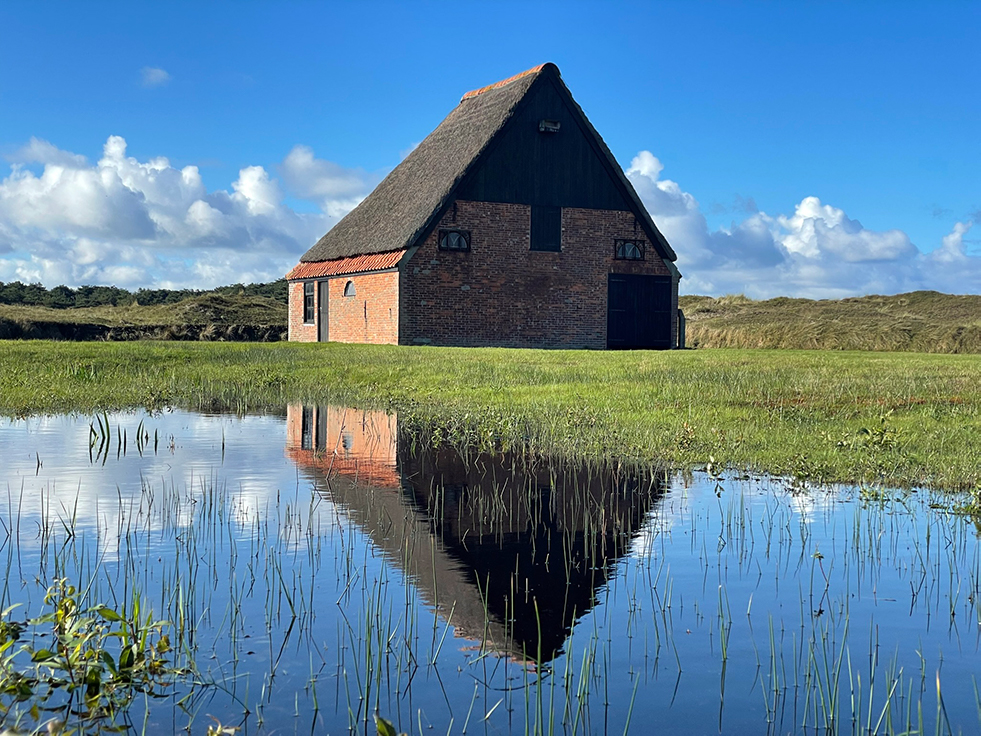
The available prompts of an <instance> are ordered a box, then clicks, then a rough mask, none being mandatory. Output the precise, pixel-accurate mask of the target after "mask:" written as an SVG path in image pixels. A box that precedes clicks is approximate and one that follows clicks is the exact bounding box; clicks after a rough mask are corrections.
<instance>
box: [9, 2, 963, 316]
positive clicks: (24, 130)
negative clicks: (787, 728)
mask: <svg viewBox="0 0 981 736" xmlns="http://www.w3.org/2000/svg"><path fill="white" fill-rule="evenodd" d="M978 28H981V2H951V3H943V2H940V3H926V2H923V3H912V2H901V1H899V0H893V2H889V3H878V2H863V3H851V4H846V3H840V2H793V3H789V2H788V3H775V2H721V3H711V2H704V3H702V2H683V3H682V2H656V3H655V2H645V3H627V2H623V3H619V2H613V1H610V2H602V3H601V2H594V3H585V2H571V1H569V0H565V1H564V2H547V1H542V2H535V3H529V2H514V3H512V2H464V1H463V0H458V1H457V2H445V3H444V2H401V3H380V2H334V3H329V2H323V3H299V2H297V3H263V2H239V3H233V4H232V3H229V4H226V3H220V2H209V3H186V4H185V3H179V2H175V3H167V4H162V3H154V4H150V3H129V2H127V3H118V4H116V3H98V2H91V3H73V4H68V3H65V4H62V3H51V2H38V3H28V2H18V1H14V2H8V3H3V4H0V281H3V282H9V281H15V280H20V281H24V282H41V283H43V284H44V285H45V286H47V287H49V288H50V287H53V286H56V285H58V284H65V285H68V286H79V285H83V284H112V285H116V286H120V287H124V288H128V289H136V288H140V287H148V288H180V287H190V288H211V287H214V286H219V285H223V284H231V283H239V282H240V283H250V282H261V281H270V280H273V279H276V278H279V277H281V276H282V275H283V274H285V273H286V271H288V270H289V269H290V268H291V267H292V266H293V265H294V264H295V263H296V262H297V260H298V259H299V257H300V256H301V255H302V254H303V253H304V252H305V251H306V250H307V249H308V248H309V247H310V246H311V245H313V243H314V242H316V240H317V239H318V238H319V237H320V236H321V235H323V233H324V232H326V231H327V230H328V229H329V228H330V227H331V226H332V225H333V224H334V223H336V222H337V221H338V220H339V218H340V217H342V216H343V215H344V214H345V213H346V212H348V211H349V210H350V209H351V208H352V207H354V206H355V205H356V204H357V203H358V202H359V201H360V200H361V199H363V198H364V197H365V196H366V195H367V194H368V193H369V192H370V191H371V189H372V188H373V187H374V186H375V185H376V184H377V183H378V182H379V181H381V179H382V178H384V176H385V175H386V174H387V173H388V172H389V171H391V170H392V168H394V167H395V166H396V165H398V163H399V161H401V160H402V158H404V157H405V156H406V155H407V154H408V153H409V152H410V151H411V150H412V148H413V147H414V146H415V145H417V144H418V143H419V141H421V140H422V139H423V138H425V136H426V135H428V134H429V133H430V132H431V131H432V130H433V129H434V128H435V127H436V126H437V125H438V124H439V123H440V121H441V120H442V119H443V118H444V117H445V116H446V115H447V114H448V113H449V112H450V110H452V109H453V107H455V105H456V104H457V103H458V102H459V100H460V97H461V96H462V95H463V93H464V92H466V91H468V90H470V89H474V88H477V87H482V86H484V85H487V84H490V83H492V82H495V81H498V80H500V79H504V78H506V77H509V76H512V75H514V74H516V73H518V72H520V71H523V70H525V69H528V68H530V67H532V66H535V65H537V64H541V63H543V62H546V61H551V62H553V63H555V64H557V65H558V67H559V69H560V71H561V74H562V78H563V80H564V81H565V83H566V85H567V86H568V87H569V89H570V90H571V92H572V94H573V96H574V97H575V98H576V100H577V101H578V102H579V104H580V105H581V106H582V108H583V110H584V111H585V113H586V115H587V116H588V117H589V119H590V120H591V122H592V123H593V125H594V126H595V127H596V129H597V130H598V131H599V132H600V134H601V135H602V136H603V138H604V140H605V141H606V143H607V144H608V145H609V147H610V149H611V150H612V151H613V153H614V155H615V156H616V158H617V160H618V161H619V163H620V165H621V166H622V167H623V168H624V171H626V173H627V176H628V178H629V179H630V180H631V182H632V183H633V185H634V187H635V188H636V189H637V191H638V193H639V194H640V196H641V198H642V200H643V201H644V203H645V204H646V206H647V208H648V210H649V211H650V213H651V215H652V217H653V218H654V221H655V222H656V223H657V225H658V227H659V228H660V229H661V231H662V232H663V233H664V234H665V236H666V237H667V238H668V240H669V242H670V243H671V245H672V247H673V248H674V250H675V251H676V253H677V254H678V261H677V265H678V268H679V269H680V271H681V273H682V275H683V279H682V282H681V291H682V293H686V294H710V295H716V296H718V295H723V294H737V293H742V294H746V295H747V296H750V297H752V298H769V297H773V296H781V295H782V296H795V297H809V298H841V297H847V296H860V295H863V294H872V293H878V294H895V293H902V292H906V291H914V290H918V289H935V290H938V291H944V292H948V293H981V94H979V89H981V83H979V82H981V44H979V43H978Z"/></svg>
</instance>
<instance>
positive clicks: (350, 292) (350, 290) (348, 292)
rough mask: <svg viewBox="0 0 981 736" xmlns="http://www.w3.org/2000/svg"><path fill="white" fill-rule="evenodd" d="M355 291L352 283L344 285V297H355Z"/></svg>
mask: <svg viewBox="0 0 981 736" xmlns="http://www.w3.org/2000/svg"><path fill="white" fill-rule="evenodd" d="M357 295H358V292H357V289H355V288H354V282H353V281H348V282H347V283H346V284H344V296H357Z"/></svg>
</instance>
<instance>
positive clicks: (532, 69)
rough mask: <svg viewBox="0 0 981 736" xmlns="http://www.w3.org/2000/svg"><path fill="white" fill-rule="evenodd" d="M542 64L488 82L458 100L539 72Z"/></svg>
mask: <svg viewBox="0 0 981 736" xmlns="http://www.w3.org/2000/svg"><path fill="white" fill-rule="evenodd" d="M544 66H545V65H544V64H539V65H538V66H535V67H532V68H531V69H528V70H527V71H524V72H521V74H515V75H514V76H513V77H508V78H507V79H502V80H501V81H500V82H494V84H488V85H487V86H486V87H481V88H480V89H474V90H470V91H469V92H467V93H466V94H465V95H464V96H463V97H461V98H460V102H463V101H464V100H469V99H470V98H471V97H476V96H477V95H482V94H483V93H484V92H489V91H490V90H492V89H498V88H499V87H503V86H504V85H505V84H510V83H511V82H513V81H515V80H517V79H521V78H522V77H527V76H528V75H529V74H535V73H536V72H540V71H541V70H542V68H544Z"/></svg>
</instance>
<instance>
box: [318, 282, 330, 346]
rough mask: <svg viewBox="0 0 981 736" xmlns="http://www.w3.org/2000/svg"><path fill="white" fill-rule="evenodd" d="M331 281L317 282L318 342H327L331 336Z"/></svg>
mask: <svg viewBox="0 0 981 736" xmlns="http://www.w3.org/2000/svg"><path fill="white" fill-rule="evenodd" d="M329 283H330V282H329V281H318V282H317V342H327V340H328V339H329V337H330V333H329V327H330V305H329V303H328V296H327V285H328V284H329Z"/></svg>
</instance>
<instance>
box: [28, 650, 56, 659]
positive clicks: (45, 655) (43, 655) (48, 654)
mask: <svg viewBox="0 0 981 736" xmlns="http://www.w3.org/2000/svg"><path fill="white" fill-rule="evenodd" d="M54 656H55V653H54V652H52V651H51V650H50V649H38V650H37V651H36V652H34V654H32V655H31V661H32V662H44V661H45V660H48V659H54Z"/></svg>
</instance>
